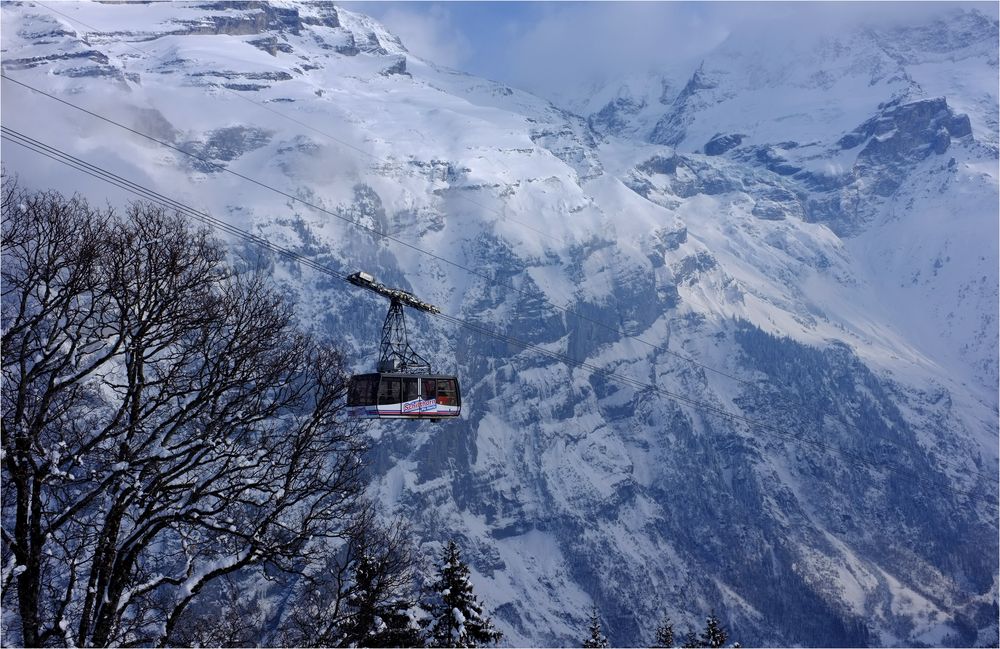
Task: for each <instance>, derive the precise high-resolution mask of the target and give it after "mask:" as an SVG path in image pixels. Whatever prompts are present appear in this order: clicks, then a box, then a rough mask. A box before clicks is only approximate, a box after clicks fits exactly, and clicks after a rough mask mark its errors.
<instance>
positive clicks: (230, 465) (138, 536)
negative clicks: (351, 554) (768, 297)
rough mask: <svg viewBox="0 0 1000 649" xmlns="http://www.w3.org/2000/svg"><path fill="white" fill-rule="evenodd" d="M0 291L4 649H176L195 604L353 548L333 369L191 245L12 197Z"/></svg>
mask: <svg viewBox="0 0 1000 649" xmlns="http://www.w3.org/2000/svg"><path fill="white" fill-rule="evenodd" d="M2 272H3V276H2V279H3V296H2V331H3V339H2V344H3V361H2V370H3V390H2V393H3V394H2V406H3V411H2V425H3V433H2V434H3V438H2V446H3V462H2V472H3V490H4V491H3V494H2V495H3V509H2V534H3V536H2V540H3V543H2V552H3V573H2V580H3V582H2V583H3V586H4V589H3V604H4V607H5V608H6V609H7V610H8V611H12V612H13V611H16V615H14V616H11V617H9V618H7V619H8V621H7V623H6V624H7V626H8V628H6V629H4V630H5V632H6V634H7V637H8V638H20V640H21V642H23V644H25V645H27V646H43V645H55V644H75V645H78V646H83V645H95V646H106V645H109V644H125V645H129V644H132V645H152V644H158V645H161V646H163V645H167V644H171V643H173V642H175V637H176V636H177V633H178V631H179V628H178V623H179V621H180V620H182V619H183V618H184V615H185V611H186V610H187V609H188V607H189V606H190V605H191V604H192V602H195V601H196V600H197V598H198V595H199V593H201V592H202V591H203V590H204V589H206V588H208V587H210V586H212V585H213V584H216V583H219V580H221V579H223V578H229V577H232V576H234V575H236V574H238V573H239V571H241V570H244V569H248V568H251V567H253V568H255V569H257V570H262V571H268V570H270V571H301V570H304V567H305V566H308V565H309V563H310V561H318V560H320V558H321V557H322V556H324V553H328V540H330V539H331V538H333V539H338V538H339V539H342V538H345V537H346V536H347V535H348V534H349V530H350V528H351V526H352V524H353V522H354V520H355V518H356V517H357V516H358V514H359V512H360V511H361V510H363V509H364V506H363V501H362V499H361V498H360V495H361V494H360V492H361V488H362V484H361V480H360V470H361V460H360V458H361V453H362V452H363V450H364V449H363V440H364V437H363V435H362V434H361V431H360V430H358V429H357V428H356V427H354V426H353V425H350V424H347V423H345V422H344V421H342V420H341V415H342V410H343V396H344V391H345V387H346V376H345V371H344V365H343V362H342V359H341V357H340V355H339V354H338V353H337V352H336V351H335V350H333V349H332V348H330V347H328V346H324V345H321V344H318V343H317V342H316V341H315V340H314V339H313V338H311V337H310V336H307V335H305V334H303V333H301V332H300V331H299V330H298V329H297V326H296V323H295V320H294V317H293V315H292V310H291V307H290V305H289V304H288V302H287V301H286V300H285V299H284V298H282V297H281V296H280V295H279V294H278V293H277V292H276V291H275V290H274V289H272V288H271V287H270V286H269V285H268V283H267V281H266V280H265V279H264V278H263V277H262V276H260V275H255V274H242V275H236V274H234V273H232V272H231V271H229V270H228V269H227V267H226V265H225V263H224V251H223V249H222V247H221V246H220V245H219V243H218V242H216V241H214V240H213V239H212V238H211V237H210V236H209V234H208V233H207V232H206V231H203V230H194V229H192V228H191V227H189V226H188V225H187V224H186V223H185V221H184V220H183V219H182V218H181V217H179V216H175V215H171V214H168V213H167V212H165V211H164V210H162V209H160V208H158V207H154V206H151V205H147V204H133V205H131V206H130V207H129V208H128V209H127V210H126V213H125V215H124V216H123V217H118V216H116V215H115V214H113V213H111V212H102V211H98V210H94V209H91V208H90V207H89V206H88V205H87V204H86V203H85V202H84V201H82V200H79V199H68V200H67V199H65V198H63V197H61V196H59V195H57V194H47V193H29V192H25V191H22V190H19V189H18V188H17V187H16V186H15V185H14V184H13V183H12V182H11V181H10V179H9V178H7V179H5V182H4V188H3V260H2Z"/></svg>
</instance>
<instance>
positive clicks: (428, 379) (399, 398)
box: [347, 373, 462, 419]
mask: <svg viewBox="0 0 1000 649" xmlns="http://www.w3.org/2000/svg"><path fill="white" fill-rule="evenodd" d="M461 412H462V394H461V392H460V391H459V386H458V379H457V378H456V377H454V376H442V375H433V374H427V375H416V376H415V375H413V374H398V373H381V374H359V375H357V376H353V377H351V382H350V385H349V387H348V390H347V415H348V416H349V417H359V418H362V419H381V418H405V419H441V418H445V417H458V416H459V414H461Z"/></svg>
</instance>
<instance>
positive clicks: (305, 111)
mask: <svg viewBox="0 0 1000 649" xmlns="http://www.w3.org/2000/svg"><path fill="white" fill-rule="evenodd" d="M2 11H3V14H2V17H3V22H2V43H0V49H2V60H3V72H4V75H6V76H8V77H10V78H11V79H15V80H18V81H21V82H23V83H25V84H30V85H31V86H34V87H36V88H38V89H40V90H44V91H45V92H47V93H51V94H52V95H54V96H56V97H58V98H61V99H64V100H66V101H68V102H72V103H73V104H77V105H79V106H82V107H85V108H86V109H87V110H89V111H92V112H93V113H96V114H99V115H101V116H104V117H107V118H109V119H112V120H115V121H116V122H119V123H121V124H123V125H125V126H127V127H129V128H131V129H134V130H135V131H139V132H141V133H145V134H147V135H150V136H152V137H154V138H157V139H159V140H162V141H164V142H167V143H170V144H172V145H174V146H176V147H178V148H179V149H181V150H183V151H187V152H189V153H193V154H196V155H197V156H200V157H202V158H205V159H208V160H211V161H213V162H216V163H219V164H222V165H224V166H226V167H227V168H229V169H231V170H233V171H236V172H238V173H240V174H243V175H245V176H247V177H250V178H253V179H255V180H258V181H260V182H261V183H264V184H267V185H269V186H272V187H274V188H277V189H280V190H281V191H282V192H285V193H286V194H289V195H292V196H295V197H297V198H299V199H301V201H294V200H291V199H290V198H288V197H287V196H284V195H281V194H278V193H275V192H273V191H270V190H269V189H267V188H265V187H262V186H261V185H257V184H252V183H249V182H247V181H246V180H243V179H241V178H239V177H236V176H234V175H231V174H227V173H224V172H222V171H220V170H219V168H218V167H216V166H214V165H211V164H206V163H204V162H201V161H199V160H197V159H194V158H191V157H188V156H185V155H183V154H182V153H179V152H178V151H176V150H172V149H169V148H166V147H164V146H162V145H160V144H156V143H155V142H152V141H151V140H149V139H145V138H142V137H139V136H137V135H135V134H134V133H129V132H127V131H125V130H123V129H121V128H120V127H118V126H115V125H113V124H110V123H109V122H106V121H102V120H100V119H98V118H96V117H95V116H94V115H90V114H86V113H83V112H80V111H77V110H74V109H72V108H70V107H68V106H67V105H65V104H60V103H58V102H56V101H55V100H53V99H51V98H48V97H45V96H42V95H40V94H37V93H35V92H33V91H31V90H29V89H26V88H25V87H23V86H21V85H18V84H16V83H13V82H12V81H9V80H4V81H3V88H2V89H3V93H2V102H3V104H2V120H3V124H4V126H6V127H8V128H11V129H14V130H17V131H19V132H22V133H25V134H27V135H30V136H31V137H34V138H37V139H39V140H41V141H43V142H45V143H47V144H50V145H52V146H55V147H58V148H60V149H63V150H66V151H68V152H70V153H72V154H73V155H76V156H79V157H80V158H83V159H85V160H87V161H88V162H91V163H93V164H97V165H100V166H101V167H103V168H105V169H108V170H111V171H114V172H115V173H119V174H121V175H123V176H125V177H128V178H129V179H131V180H133V181H135V182H138V183H141V184H143V185H145V186H148V187H150V188H153V189H156V190H157V191H160V192H162V193H164V194H167V195H169V196H171V197H173V198H175V199H177V200H180V201H182V202H184V203H186V204H188V205H191V206H193V207H196V208H198V209H204V210H206V211H209V212H211V213H212V214H213V215H215V216H217V217H219V218H222V219H224V220H227V221H229V222H231V223H234V224H236V225H239V226H240V227H243V228H247V229H250V230H252V231H254V232H255V233H257V234H259V235H261V236H265V237H267V238H269V239H270V240H272V241H274V242H276V243H278V244H280V245H284V246H288V247H292V248H295V249H297V250H299V251H301V252H302V253H304V254H307V255H309V256H311V257H313V258H314V259H316V260H317V261H319V262H321V263H324V264H327V265H329V266H330V267H332V268H334V269H337V270H338V271H341V272H343V273H345V274H346V273H349V272H353V271H354V270H358V269H362V270H366V271H368V272H371V273H373V274H374V275H376V276H377V277H378V278H379V279H380V280H381V281H383V282H385V283H386V284H389V285H394V286H400V287H403V288H407V289H409V290H412V291H413V292H414V293H415V294H416V295H418V296H419V297H421V298H422V299H425V300H427V301H429V302H432V303H434V304H436V305H438V306H439V307H440V308H441V309H442V310H443V311H444V312H445V313H446V314H450V315H453V316H455V317H458V318H461V319H463V320H466V321H469V322H473V323H482V324H483V325H485V326H488V327H491V328H495V329H497V330H498V331H500V332H501V333H503V334H507V335H510V336H512V337H514V338H517V339H520V340H523V341H526V342H529V343H532V344H534V345H538V346H541V347H543V348H545V349H547V350H551V351H553V352H556V353H558V354H564V355H566V356H569V357H571V358H573V359H577V360H579V361H584V362H586V363H588V364H590V365H593V366H598V367H601V368H606V369H607V370H609V371H612V372H614V373H615V374H616V375H619V376H623V377H627V379H631V380H632V382H633V383H632V384H629V383H628V382H622V381H618V380H614V379H612V378H609V377H607V376H605V375H602V374H600V373H594V372H592V371H589V370H588V369H586V368H582V367H578V366H571V365H566V364H564V363H561V362H557V361H555V360H554V359H553V358H551V357H546V356H544V355H540V354H538V353H537V352H536V351H532V350H524V349H522V348H520V347H517V346H515V345H512V344H509V343H506V342H502V341H500V340H498V339H497V338H492V337H489V336H483V335H482V334H479V333H476V332H474V331H472V330H470V329H467V328H461V327H456V326H454V325H451V324H448V323H447V322H445V321H442V320H440V319H435V318H431V317H429V316H425V315H421V314H415V315H413V316H412V317H411V321H410V322H411V328H412V329H414V330H415V331H413V332H412V335H413V337H414V342H415V344H416V345H417V346H418V348H419V349H421V350H426V351H427V352H429V354H428V355H429V356H430V357H431V358H432V359H433V361H434V364H435V366H436V368H437V369H440V370H442V371H454V372H457V373H458V374H459V375H460V376H461V378H462V382H463V392H464V394H463V398H464V409H463V410H464V412H463V417H462V420H461V421H460V422H452V423H448V424H442V425H438V426H432V425H427V424H421V425H416V424H410V423H402V424H390V423H382V422H380V423H379V424H377V425H376V426H374V427H373V435H374V436H376V438H377V439H378V443H377V445H376V453H375V454H374V457H373V463H374V468H375V470H374V476H373V485H372V492H373V494H376V495H377V497H379V498H380V499H381V500H382V501H383V502H384V504H385V505H386V508H387V509H388V510H390V511H394V512H398V513H401V514H403V515H405V516H406V517H407V518H409V519H410V520H412V521H413V522H414V524H415V527H416V529H417V530H418V531H419V533H420V534H421V538H422V540H423V543H424V544H425V545H426V546H427V547H428V548H434V547H437V545H436V544H438V543H439V542H441V541H444V540H446V539H448V538H456V539H458V540H459V543H460V545H461V546H462V547H463V552H464V554H465V556H466V557H467V558H468V559H469V560H470V561H471V564H472V568H473V571H474V573H473V578H474V582H475V584H476V587H477V590H478V591H479V592H480V593H481V595H482V597H483V599H484V600H485V601H486V602H487V603H488V606H489V608H490V611H491V614H492V615H493V616H494V618H495V619H496V621H497V623H498V626H500V628H501V629H502V630H503V631H504V632H505V634H506V638H507V640H506V642H508V643H510V644H514V645H535V646H544V645H566V644H573V643H577V642H579V641H580V639H581V638H582V637H583V632H584V629H585V626H586V618H587V614H588V612H589V609H590V606H591V604H592V603H593V604H596V605H597V607H598V609H599V610H600V611H601V615H602V618H603V620H604V622H605V629H606V631H607V632H608V634H609V635H610V637H611V640H612V642H613V643H615V644H617V645H632V644H642V643H649V642H651V641H652V623H651V622H650V620H653V619H658V618H659V617H660V616H661V615H662V614H663V613H669V614H670V615H671V616H672V617H673V619H674V620H675V622H676V623H677V624H676V626H677V628H678V629H679V630H685V629H686V627H691V628H695V627H700V626H701V622H702V620H703V617H704V615H706V614H707V613H708V612H710V611H711V610H713V609H714V610H715V611H716V612H717V613H718V614H719V615H720V617H721V618H722V619H723V620H724V621H725V623H726V625H727V627H729V628H730V630H731V631H732V633H733V636H734V637H735V638H736V639H739V640H740V641H741V642H742V643H743V644H744V645H754V644H769V645H785V644H806V645H826V646H831V645H838V644H843V645H856V646H857V645H864V644H883V645H899V644H903V645H917V644H925V643H926V644H930V645H975V644H983V643H996V642H997V597H998V577H997V574H998V547H997V533H998V524H997V511H998V510H997V504H996V491H997V479H998V478H997V461H998V448H997V447H998V426H997V417H998V398H997V397H998V395H997V381H998V361H997V354H998V337H1000V334H998V324H997V314H998V265H1000V256H998V240H1000V234H998V220H1000V219H998V208H997V205H998V184H997V179H998V169H997V160H998V137H997V128H998V126H997V125H998V109H997V88H996V79H997V72H998V56H997V33H998V25H997V22H996V21H995V20H994V19H992V18H989V17H987V16H985V15H983V14H982V13H980V12H978V11H974V10H964V9H951V8H945V9H942V12H941V14H940V15H939V16H938V17H937V18H933V19H928V20H927V21H926V22H925V23H921V24H914V23H912V22H911V23H910V24H908V25H907V26H905V27H894V26H891V25H886V24H880V25H873V26H871V27H869V28H866V29H851V30H848V31H845V32H843V33H840V34H837V35H835V36H828V37H826V38H824V39H821V40H818V41H814V40H808V39H795V38H793V36H792V35H786V37H785V39H784V40H780V38H778V37H776V36H774V35H771V37H769V38H768V39H761V38H759V37H758V36H759V35H757V34H754V33H735V34H734V35H733V36H732V37H731V38H729V39H728V40H727V41H726V42H724V43H723V44H722V45H721V46H720V47H718V48H717V49H716V50H715V51H713V52H712V53H711V54H710V55H709V56H707V57H706V58H705V59H704V61H703V62H702V63H701V64H700V66H698V67H697V68H696V69H691V70H681V71H677V70H674V71H669V72H666V71H665V72H664V73H663V74H662V75H661V74H651V75H636V76H634V77H631V78H628V79H624V80H623V81H621V82H620V83H616V84H615V85H614V86H608V87H606V88H603V89H598V90H597V91H596V92H594V93H593V95H592V97H590V99H589V100H588V101H586V102H580V104H579V106H580V107H579V114H574V113H570V112H567V111H565V110H561V109H559V108H557V107H555V106H554V105H552V104H550V103H549V102H547V101H545V100H543V99H540V98H538V97H535V96H532V95H529V94H526V93H524V92H520V91H518V90H516V89H513V88H510V87H507V86H505V85H503V84H500V83H496V82H492V81H488V80H484V79H480V78H476V77H472V76H469V75H466V74H462V73H460V72H456V71H453V70H448V69H443V68H440V67H437V66H435V65H434V64H433V63H432V62H429V61H424V60H421V59H419V58H417V57H414V56H412V55H411V54H409V53H408V52H407V50H406V48H405V46H404V45H403V44H402V43H401V42H400V41H399V39H397V38H396V37H394V36H393V35H392V34H391V33H389V32H388V31H387V30H386V29H385V28H384V27H383V26H381V25H379V24H377V23H376V22H374V21H372V20H370V19H369V18H367V17H365V16H362V15H359V14H357V13H353V12H350V11H347V10H344V9H342V8H340V7H336V6H334V5H333V4H331V3H322V2H321V3H313V2H311V3H304V2H303V3H299V2H272V3H260V2H252V1H249V2H232V3H228V2H190V3H150V4H120V3H108V4H102V3H51V4H50V3H32V2H23V3H15V2H7V3H4V4H3V5H2ZM3 161H4V165H5V167H6V169H7V170H8V171H11V172H17V173H18V174H20V176H21V177H22V179H23V181H24V182H25V183H27V184H30V185H33V186H37V187H54V188H58V189H60V190H61V191H64V192H72V191H75V190H78V191H81V192H83V193H85V194H87V195H88V196H91V197H93V198H94V199H96V200H97V201H98V202H103V200H104V197H108V196H110V197H111V198H110V200H111V201H112V202H119V201H121V200H124V198H125V197H126V196H127V195H126V194H124V193H122V192H120V191H119V190H117V189H115V188H113V187H110V186H108V185H105V184H103V183H102V182H100V181H98V180H96V179H94V178H92V177H89V176H85V175H83V174H80V173H78V172H75V171H70V170H68V169H67V168H64V167H62V166H60V165H57V164H56V163H55V162H53V161H52V160H50V159H48V158H44V157H40V156H37V155H36V154H34V153H31V152H28V151H25V150H22V149H20V148H19V147H17V146H16V145H14V144H12V143H10V142H9V141H7V140H5V141H4V144H3ZM305 203H309V204H312V205H315V206H318V207H320V208H322V209H323V210H326V211H318V210H316V209H312V208H310V207H308V206H307V205H306V204H305ZM333 214H335V215H337V216H339V217H341V218H336V217H335V216H333ZM359 224H360V225H363V226H365V227H367V228H370V229H362V228H359V227H357V226H358V225H359ZM377 233H381V234H383V235H388V237H389V238H386V237H383V236H380V235H379V234H377ZM234 248H235V250H236V252H237V253H238V254H242V255H244V256H248V257H253V258H256V257H258V256H260V255H261V253H260V251H255V250H253V249H251V248H250V247H249V246H247V245H246V244H241V243H239V242H234ZM422 251H429V252H432V253H433V256H432V255H428V254H425V253H424V252H422ZM268 263H270V264H271V265H272V266H273V269H274V275H275V277H276V279H277V280H278V281H280V282H283V283H285V284H286V285H287V286H288V288H289V290H290V291H292V292H294V293H295V294H297V295H298V296H299V304H300V308H301V312H302V315H303V317H304V318H305V319H306V320H307V321H308V322H310V323H311V324H312V325H313V326H315V327H317V328H320V329H322V330H324V331H326V332H327V333H329V334H331V335H332V336H333V337H334V338H335V339H337V340H339V341H342V344H343V345H344V346H345V348H346V349H347V350H348V351H349V352H351V353H352V354H353V356H354V358H356V362H357V368H358V369H359V370H362V369H369V368H370V367H371V366H372V365H373V363H374V355H375V349H376V344H377V335H378V330H379V326H380V324H381V320H382V318H383V316H384V309H385V304H384V303H382V302H380V301H378V300H377V299H376V298H374V297H373V296H371V295H370V294H364V293H362V292H360V291H358V290H357V289H355V288H353V287H351V286H350V285H348V284H346V283H335V282H333V281H331V279H330V278H329V277H327V276H320V275H317V274H315V273H313V272H312V271H309V270H308V269H305V268H302V267H299V266H297V265H295V264H292V263H289V262H287V261H284V260H281V259H278V258H275V259H270V260H268ZM470 270H471V271H472V272H470ZM636 384H638V385H648V386H655V388H656V390H655V391H654V390H652V389H641V388H639V387H636ZM670 394H675V395H679V396H680V397H682V399H683V400H677V399H673V398H671V397H670V396H669V395H670ZM713 409H718V410H723V411H726V412H730V413H733V414H735V415H738V416H739V417H742V418H743V419H732V418H727V417H721V416H719V415H718V414H717V413H716V412H715V411H714V410H713ZM753 422H759V423H760V424H762V425H754V424H753Z"/></svg>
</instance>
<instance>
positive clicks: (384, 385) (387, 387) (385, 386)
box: [378, 377, 401, 404]
mask: <svg viewBox="0 0 1000 649" xmlns="http://www.w3.org/2000/svg"><path fill="white" fill-rule="evenodd" d="M399 396H400V394H399V379H398V378H392V379H387V378H385V377H382V382H381V383H380V384H379V386H378V402H379V403H380V404H383V403H399V402H400V401H401V399H400V398H399Z"/></svg>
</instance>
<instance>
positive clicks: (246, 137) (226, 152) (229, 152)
mask: <svg viewBox="0 0 1000 649" xmlns="http://www.w3.org/2000/svg"><path fill="white" fill-rule="evenodd" d="M234 85H235V84H234ZM227 87H228V86H227ZM261 87H266V86H261ZM272 135H273V134H272V133H271V132H270V131H265V130H263V129H259V128H248V127H245V126H232V127H229V128H221V129H218V130H216V131H212V132H210V133H209V134H208V139H207V140H206V141H205V142H198V141H193V142H185V143H184V144H182V145H181V149H183V150H184V151H186V152H188V153H191V154H194V155H196V156H198V157H199V158H203V159H204V160H205V162H203V161H201V160H195V161H194V162H193V163H192V165H193V166H194V167H195V168H196V169H198V170H199V171H203V172H207V173H211V172H216V171H220V169H219V167H218V166H217V165H216V164H212V163H211V162H210V161H214V160H221V161H223V162H229V161H231V160H235V159H236V158H238V157H240V156H241V155H243V154H244V153H247V152H249V151H253V150H254V149H259V148H260V147H262V146H264V145H265V144H267V143H268V142H270V140H271V136H272Z"/></svg>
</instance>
